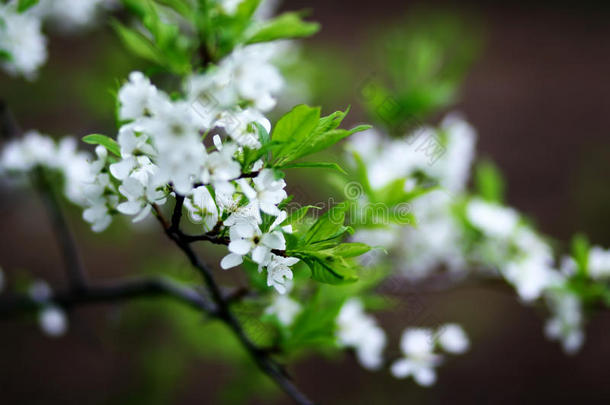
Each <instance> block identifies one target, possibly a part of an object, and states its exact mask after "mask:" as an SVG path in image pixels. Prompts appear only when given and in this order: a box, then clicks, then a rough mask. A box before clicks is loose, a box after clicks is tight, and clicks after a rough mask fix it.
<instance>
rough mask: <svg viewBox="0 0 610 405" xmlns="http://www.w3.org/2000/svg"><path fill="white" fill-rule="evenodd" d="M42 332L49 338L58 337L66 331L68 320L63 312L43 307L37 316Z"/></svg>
mask: <svg viewBox="0 0 610 405" xmlns="http://www.w3.org/2000/svg"><path fill="white" fill-rule="evenodd" d="M38 323H39V324H40V328H41V329H42V331H43V332H44V333H45V334H47V335H48V336H51V337H59V336H62V335H63V334H65V333H66V330H68V319H67V318H66V314H65V312H64V311H63V310H62V309H61V308H59V307H56V306H52V305H51V306H46V307H44V308H43V309H42V310H41V311H40V313H39V315H38Z"/></svg>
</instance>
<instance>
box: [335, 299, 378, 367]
mask: <svg viewBox="0 0 610 405" xmlns="http://www.w3.org/2000/svg"><path fill="white" fill-rule="evenodd" d="M336 324H337V332H336V336H337V340H338V342H339V344H340V345H342V346H347V347H351V348H354V349H355V350H356V355H357V357H358V360H359V362H360V364H362V366H363V367H364V368H366V369H369V370H376V369H378V368H379V367H381V365H382V364H383V350H384V348H385V346H386V336H385V333H384V331H383V329H381V328H380V327H379V326H377V323H376V322H375V319H374V318H373V317H371V316H369V315H367V314H366V313H365V312H364V309H363V306H362V302H361V301H360V300H359V299H357V298H352V299H350V300H348V301H346V302H345V304H343V306H342V307H341V310H340V311H339V314H338V316H337V319H336Z"/></svg>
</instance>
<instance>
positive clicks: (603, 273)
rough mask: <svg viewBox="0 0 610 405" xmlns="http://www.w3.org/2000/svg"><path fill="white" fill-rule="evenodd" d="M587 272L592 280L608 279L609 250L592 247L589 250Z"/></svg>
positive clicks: (609, 269)
mask: <svg viewBox="0 0 610 405" xmlns="http://www.w3.org/2000/svg"><path fill="white" fill-rule="evenodd" d="M588 270H589V275H590V276H591V277H592V278H593V279H596V280H600V279H608V278H610V249H603V248H601V247H599V246H593V247H592V248H591V250H589V260H588Z"/></svg>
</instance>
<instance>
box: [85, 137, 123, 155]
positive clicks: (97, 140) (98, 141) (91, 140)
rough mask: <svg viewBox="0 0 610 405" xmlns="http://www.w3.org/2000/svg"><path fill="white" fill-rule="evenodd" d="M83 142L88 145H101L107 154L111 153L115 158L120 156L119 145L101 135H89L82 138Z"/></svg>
mask: <svg viewBox="0 0 610 405" xmlns="http://www.w3.org/2000/svg"><path fill="white" fill-rule="evenodd" d="M83 142H85V143H88V144H90V145H102V146H103V147H104V148H106V149H107V150H108V151H109V152H112V153H113V154H115V155H116V156H119V157H120V156H121V148H120V147H119V144H118V143H117V142H116V141H115V140H114V139H112V138H109V137H107V136H106V135H101V134H91V135H87V136H84V137H83Z"/></svg>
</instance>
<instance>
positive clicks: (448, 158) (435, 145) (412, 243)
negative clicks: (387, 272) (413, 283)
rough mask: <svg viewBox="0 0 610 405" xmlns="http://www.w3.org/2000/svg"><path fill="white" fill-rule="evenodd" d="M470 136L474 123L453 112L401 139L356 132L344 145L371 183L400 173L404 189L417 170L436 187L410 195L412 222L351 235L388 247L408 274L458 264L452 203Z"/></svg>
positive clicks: (458, 234) (464, 175)
mask: <svg viewBox="0 0 610 405" xmlns="http://www.w3.org/2000/svg"><path fill="white" fill-rule="evenodd" d="M475 140H476V133H475V132H474V129H473V128H472V127H471V126H470V125H469V124H468V123H467V122H466V121H464V120H463V119H462V118H460V116H459V115H456V114H452V115H449V116H447V117H446V118H445V119H444V120H443V122H442V123H441V126H440V128H439V130H435V129H433V128H430V127H424V128H419V129H417V130H416V131H414V132H413V133H411V134H409V135H408V136H407V137H406V138H405V139H399V140H390V139H388V138H386V137H384V136H382V135H381V134H380V133H379V132H376V131H374V130H369V131H365V132H362V133H359V134H356V135H355V136H354V139H353V140H352V141H351V143H350V148H351V149H353V150H355V151H356V152H358V154H359V155H360V156H361V158H362V160H363V161H364V163H365V164H366V167H367V175H368V181H369V183H370V184H371V186H372V187H373V188H374V189H381V188H383V187H384V186H387V185H388V184H389V183H391V182H392V181H395V180H399V179H405V183H404V187H405V191H407V192H409V191H411V190H413V189H414V187H415V186H416V185H417V182H418V180H416V179H417V178H418V177H417V175H418V174H421V173H424V174H425V175H426V176H428V177H429V178H430V180H432V181H435V182H437V183H438V184H439V185H440V186H441V187H442V188H441V189H437V190H435V191H432V192H429V193H427V194H424V195H422V196H421V197H419V198H417V199H415V200H414V201H413V204H412V211H413V213H414V214H415V217H416V220H417V227H412V226H391V227H386V228H383V229H373V230H362V231H358V232H357V233H356V234H355V235H354V239H355V240H358V241H361V242H364V243H368V244H370V245H374V246H380V245H381V246H383V247H384V248H386V249H388V250H391V251H392V255H393V257H396V261H395V262H396V266H397V267H398V268H399V269H400V270H401V272H402V273H403V274H404V275H405V276H406V277H408V278H411V279H420V278H423V277H426V276H427V275H429V273H430V272H431V271H433V270H434V269H436V268H438V267H439V266H441V265H444V266H447V267H448V268H449V269H451V270H454V271H458V270H461V269H462V268H463V267H464V266H463V264H464V260H463V254H462V253H461V245H460V241H461V240H462V238H463V236H462V230H461V227H460V225H459V223H458V221H457V220H456V218H455V216H454V215H453V204H454V202H455V201H454V200H455V197H456V195H458V193H460V192H461V191H462V190H463V189H464V188H465V186H466V183H467V181H468V176H469V172H470V165H471V162H472V159H473V156H474V144H475ZM384 234H385V235H384Z"/></svg>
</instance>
